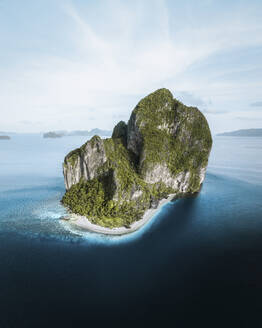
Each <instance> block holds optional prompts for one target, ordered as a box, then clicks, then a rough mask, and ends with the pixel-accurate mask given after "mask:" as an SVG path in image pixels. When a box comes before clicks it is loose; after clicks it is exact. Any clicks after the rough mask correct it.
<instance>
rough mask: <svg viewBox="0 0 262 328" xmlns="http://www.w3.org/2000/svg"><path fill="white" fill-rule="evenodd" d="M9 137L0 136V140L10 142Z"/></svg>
mask: <svg viewBox="0 0 262 328" xmlns="http://www.w3.org/2000/svg"><path fill="white" fill-rule="evenodd" d="M10 139H11V137H9V136H0V140H10Z"/></svg>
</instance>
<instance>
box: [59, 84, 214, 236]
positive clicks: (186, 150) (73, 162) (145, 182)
mask: <svg viewBox="0 0 262 328" xmlns="http://www.w3.org/2000/svg"><path fill="white" fill-rule="evenodd" d="M211 147H212V137H211V133H210V129H209V126H208V123H207V120H206V118H205V117H204V115H203V114H202V113H201V112H200V111H199V110H198V109H197V108H196V107H188V106H185V105H184V104H182V103H181V102H180V101H178V100H177V99H175V98H174V97H173V95H172V93H171V92H170V91H169V90H168V89H159V90H157V91H155V92H153V93H151V94H149V95H148V96H146V97H145V98H143V99H142V100H141V101H140V102H139V103H138V104H137V106H136V107H135V108H134V110H133V111H132V113H131V116H130V119H129V121H128V123H127V124H126V123H125V122H123V121H121V122H119V123H118V124H117V125H116V126H115V128H114V130H113V133H112V137H111V138H107V139H101V138H100V137H99V136H94V137H93V138H92V139H91V140H89V141H87V142H86V143H85V144H84V145H82V146H81V147H80V148H77V149H75V150H73V151H71V152H70V153H69V154H68V155H67V156H66V157H65V159H64V163H63V174H64V180H65V186H66V193H65V195H64V196H63V198H62V200H61V202H62V204H64V206H66V208H67V209H68V211H69V221H70V222H71V223H72V224H75V225H78V226H79V227H82V228H86V229H88V230H91V231H95V232H99V233H105V234H123V233H129V232H132V231H134V230H137V229H139V228H140V227H141V226H142V225H143V224H145V223H146V222H147V221H148V220H150V218H151V217H152V215H153V214H154V213H155V212H156V211H157V210H158V209H159V206H161V205H163V204H164V203H165V202H167V201H170V200H171V199H175V198H179V197H184V196H188V195H193V194H195V193H197V192H199V191H200V188H201V185H202V183H203V181H204V178H205V172H206V167H207V164H208V157H209V153H210V150H211Z"/></svg>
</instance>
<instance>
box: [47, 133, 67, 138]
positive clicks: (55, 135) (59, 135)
mask: <svg viewBox="0 0 262 328" xmlns="http://www.w3.org/2000/svg"><path fill="white" fill-rule="evenodd" d="M62 136H63V135H62V134H59V133H56V132H47V133H44V134H43V137H44V138H61V137H62Z"/></svg>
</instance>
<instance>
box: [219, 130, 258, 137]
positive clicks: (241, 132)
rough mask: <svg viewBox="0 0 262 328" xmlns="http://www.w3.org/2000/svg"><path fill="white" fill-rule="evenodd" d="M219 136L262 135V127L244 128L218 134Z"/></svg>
mask: <svg viewBox="0 0 262 328" xmlns="http://www.w3.org/2000/svg"><path fill="white" fill-rule="evenodd" d="M217 136H219V137H223V136H224V137H262V129H242V130H237V131H230V132H224V133H219V134H217Z"/></svg>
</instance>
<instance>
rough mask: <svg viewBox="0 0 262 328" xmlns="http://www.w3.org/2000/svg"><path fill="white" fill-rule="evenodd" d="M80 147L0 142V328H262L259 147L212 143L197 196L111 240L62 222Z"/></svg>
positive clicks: (20, 139) (28, 139)
mask: <svg viewBox="0 0 262 328" xmlns="http://www.w3.org/2000/svg"><path fill="white" fill-rule="evenodd" d="M85 141H86V137H77V136H75V137H64V138H59V139H44V138H43V137H42V136H41V135H38V134H35V135H32V134H31V135H19V134H18V135H14V136H12V139H11V140H9V141H6V140H1V141H0V328H5V327H8V328H9V327H31V326H33V327H42V326H43V327H53V326H54V327H78V326H83V327H87V326H90V327H93V326H94V325H98V324H101V325H102V326H105V327H107V326H111V324H112V326H113V325H116V324H117V323H119V324H121V326H122V327H125V326H128V325H130V326H134V325H136V326H141V327H146V326H147V324H148V326H150V327H151V326H152V322H153V323H155V324H158V326H160V327H262V314H261V313H262V138H255V137H253V138H243V137H214V144H213V149H212V153H211V156H210V160H209V166H208V170H207V175H206V179H205V182H204V184H203V187H202V190H201V192H200V193H199V194H198V195H197V196H196V197H193V198H187V199H181V200H177V201H175V202H171V203H168V204H166V205H164V206H163V207H162V208H161V209H160V211H159V212H158V213H157V215H155V217H154V218H153V219H152V220H151V221H150V222H149V223H148V224H147V225H145V226H144V227H143V228H142V229H140V230H139V231H137V232H134V233H132V234H130V235H127V236H116V237H109V236H103V235H98V234H95V233H88V232H86V231H83V230H81V229H77V228H73V227H72V226H70V224H69V223H68V222H65V221H61V220H59V218H60V217H61V215H63V214H64V213H65V209H64V208H63V207H62V206H61V204H60V199H61V197H62V195H63V193H64V192H65V188H64V182H63V175H62V161H63V158H64V156H65V155H66V154H67V153H68V152H69V151H70V150H72V149H73V148H75V147H79V146H80V145H82V144H83V143H84V142H85Z"/></svg>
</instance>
